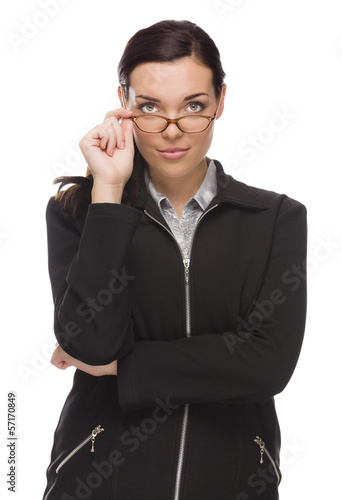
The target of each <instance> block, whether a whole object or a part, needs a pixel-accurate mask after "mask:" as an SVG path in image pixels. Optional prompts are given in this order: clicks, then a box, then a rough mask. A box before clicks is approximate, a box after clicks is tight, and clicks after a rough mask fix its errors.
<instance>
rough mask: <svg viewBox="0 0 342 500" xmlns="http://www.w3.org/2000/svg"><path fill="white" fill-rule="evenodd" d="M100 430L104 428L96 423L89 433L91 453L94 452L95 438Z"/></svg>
mask: <svg viewBox="0 0 342 500" xmlns="http://www.w3.org/2000/svg"><path fill="white" fill-rule="evenodd" d="M102 431H104V429H103V428H102V427H101V425H98V426H97V427H95V429H94V430H93V432H92V433H91V450H90V451H91V453H94V451H95V438H96V436H97V435H98V434H100V432H102Z"/></svg>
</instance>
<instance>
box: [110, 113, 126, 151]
mask: <svg viewBox="0 0 342 500" xmlns="http://www.w3.org/2000/svg"><path fill="white" fill-rule="evenodd" d="M111 120H112V121H111V123H112V129H113V131H114V134H113V136H112V137H111V139H112V141H110V148H108V150H109V151H113V150H114V148H115V147H117V148H118V149H124V143H125V134H124V131H123V128H122V125H120V123H119V122H118V121H117V120H116V119H115V118H112V119H111ZM123 121H126V120H123ZM113 152H114V151H113ZM111 156H112V155H111Z"/></svg>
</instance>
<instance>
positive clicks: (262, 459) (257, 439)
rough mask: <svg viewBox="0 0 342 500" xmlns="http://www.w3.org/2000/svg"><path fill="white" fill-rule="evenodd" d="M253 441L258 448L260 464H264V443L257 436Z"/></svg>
mask: <svg viewBox="0 0 342 500" xmlns="http://www.w3.org/2000/svg"><path fill="white" fill-rule="evenodd" d="M254 441H255V442H256V443H258V445H259V446H260V463H261V464H262V463H263V462H264V453H265V443H264V441H263V440H262V439H261V437H259V436H256V439H254Z"/></svg>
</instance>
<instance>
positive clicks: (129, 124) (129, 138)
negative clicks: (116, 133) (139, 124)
mask: <svg viewBox="0 0 342 500" xmlns="http://www.w3.org/2000/svg"><path fill="white" fill-rule="evenodd" d="M133 127H134V123H133V121H132V120H128V119H127V120H122V122H121V129H122V131H123V135H124V141H125V145H124V147H126V146H127V147H134V143H133Z"/></svg>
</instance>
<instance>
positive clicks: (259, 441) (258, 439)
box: [254, 436, 280, 485]
mask: <svg viewBox="0 0 342 500" xmlns="http://www.w3.org/2000/svg"><path fill="white" fill-rule="evenodd" d="M254 442H255V443H257V444H258V445H259V446H260V463H261V464H262V463H263V462H264V453H266V455H267V456H268V458H269V460H270V462H271V464H272V466H273V469H274V472H275V473H276V476H277V480H278V485H279V483H280V474H279V472H278V469H277V466H276V464H275V461H274V460H273V458H272V455H271V454H270V453H269V451H268V450H267V448H266V446H265V442H264V441H263V440H262V439H261V437H259V436H255V439H254Z"/></svg>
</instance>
